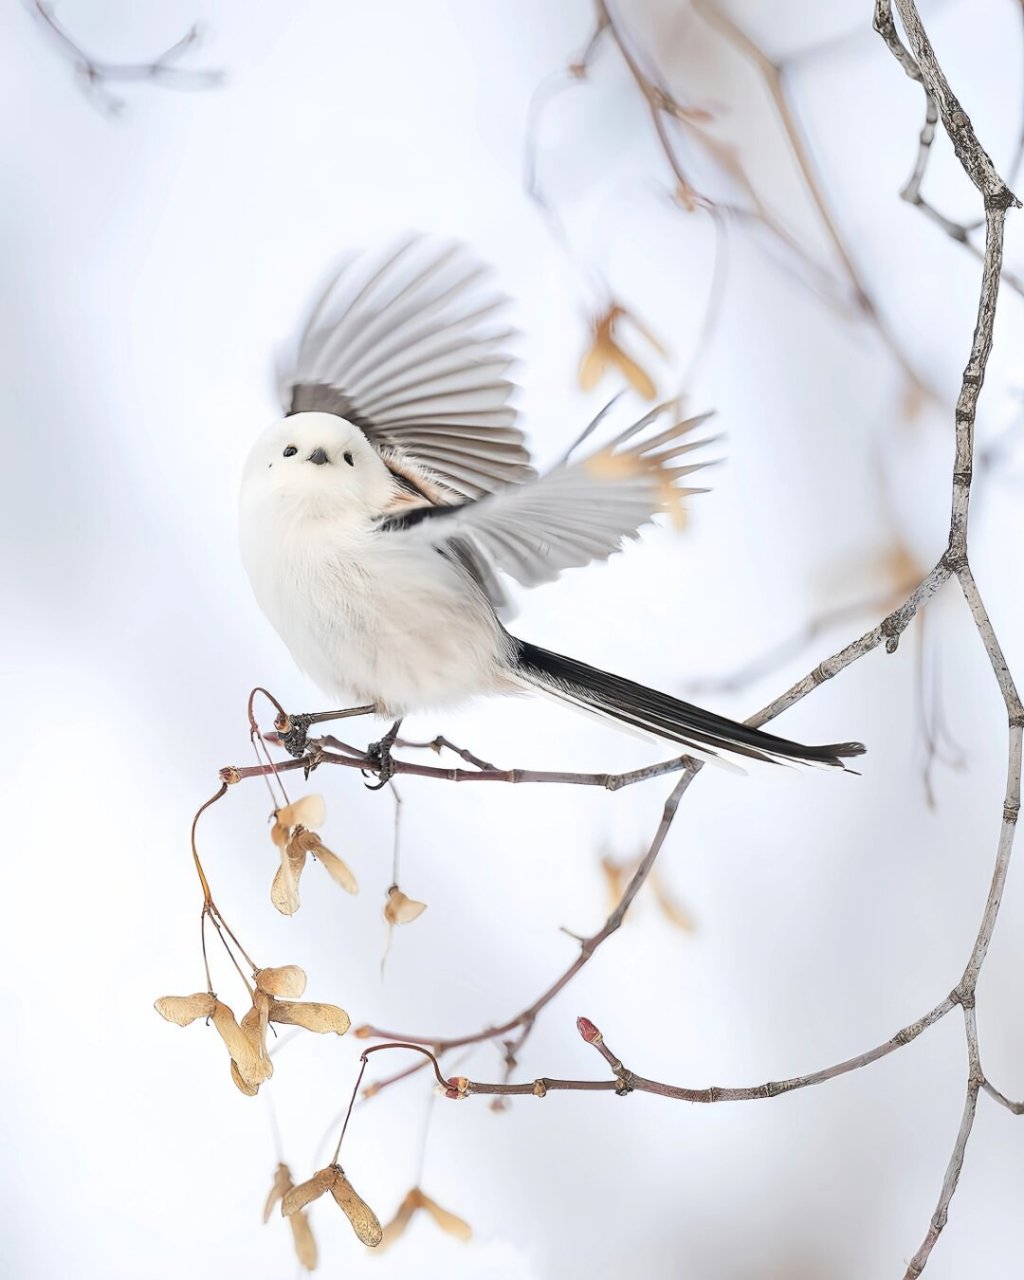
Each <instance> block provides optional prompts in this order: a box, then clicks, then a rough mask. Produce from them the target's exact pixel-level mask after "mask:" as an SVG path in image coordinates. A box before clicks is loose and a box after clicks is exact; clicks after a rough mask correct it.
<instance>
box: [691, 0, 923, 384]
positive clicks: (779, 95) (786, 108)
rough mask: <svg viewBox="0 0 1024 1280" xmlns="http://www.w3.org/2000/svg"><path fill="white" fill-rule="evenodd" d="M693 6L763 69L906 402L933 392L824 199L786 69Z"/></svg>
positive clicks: (715, 13)
mask: <svg viewBox="0 0 1024 1280" xmlns="http://www.w3.org/2000/svg"><path fill="white" fill-rule="evenodd" d="M693 7H694V10H695V11H696V12H697V13H699V14H700V15H701V17H702V18H704V20H705V21H706V22H707V23H708V24H709V25H710V26H712V27H713V28H714V29H715V30H716V31H718V32H719V33H720V34H721V35H722V36H723V38H724V39H726V40H727V41H728V42H729V44H731V45H732V47H733V48H734V49H736V50H737V51H738V52H739V53H741V54H742V55H743V56H744V57H745V58H746V59H747V60H748V61H750V62H752V63H753V65H754V66H755V67H756V68H757V70H758V71H759V73H760V75H761V77H762V79H763V80H764V83H765V87H766V88H767V90H768V94H769V96H770V97H771V100H772V106H773V107H774V108H775V114H776V117H777V118H778V121H779V124H780V125H781V126H782V130H783V133H784V134H785V136H786V141H787V143H788V145H789V149H790V152H791V153H792V155H793V158H794V160H795V161H796V163H797V167H798V168H799V170H800V176H801V178H802V179H803V183H804V187H805V188H806V190H807V193H808V195H809V196H810V198H811V201H812V203H813V204H814V207H815V209H816V210H817V213H818V217H819V219H820V220H821V224H822V226H823V227H824V229H825V232H826V234H827V235H828V238H829V240H830V241H831V243H832V248H833V251H834V252H835V255H836V257H837V258H838V259H839V262H840V265H841V266H842V269H843V274H844V275H845V276H846V278H847V280H848V281H849V284H850V288H851V290H852V294H853V300H854V303H855V305H856V306H857V308H858V309H859V310H860V311H861V313H862V314H863V315H864V317H865V318H866V319H867V321H868V322H869V324H871V326H872V327H873V328H874V329H875V331H876V332H877V334H878V336H879V337H880V338H881V340H882V342H883V343H884V344H885V346H886V347H887V348H888V350H889V351H890V353H891V354H892V356H893V359H894V360H895V361H896V363H897V364H898V365H899V366H900V369H901V370H902V372H903V375H904V377H905V378H906V380H907V387H908V403H913V402H915V401H916V400H918V399H920V398H922V397H924V396H926V395H930V394H931V392H930V390H929V388H928V387H927V386H926V385H925V383H924V382H923V381H922V379H921V378H920V376H919V375H918V373H917V371H916V370H915V369H914V367H913V365H912V364H911V362H910V358H909V357H908V356H907V354H906V352H905V351H904V350H903V348H902V346H901V345H900V343H899V342H898V340H897V338H896V335H895V334H894V333H893V332H892V329H891V328H890V327H889V324H888V323H887V321H886V319H885V317H884V316H883V315H882V313H881V311H880V310H879V309H878V306H877V304H876V303H875V300H874V298H873V297H872V295H871V293H870V292H869V290H868V288H867V285H866V284H865V282H864V279H863V277H862V276H861V274H860V271H859V269H858V267H857V264H856V262H855V261H854V258H853V254H852V253H851V251H850V249H849V248H848V246H847V244H846V241H845V240H844V238H843V236H842V234H841V232H840V230H839V224H838V222H837V220H836V216H835V214H834V213H833V211H832V209H831V207H830V206H829V203H828V201H827V200H826V198H825V192H824V190H823V188H822V184H821V179H820V178H819V176H818V173H817V170H816V169H815V166H814V161H813V159H812V158H811V151H810V148H809V146H808V145H807V140H806V138H805V137H804V133H803V130H802V128H801V126H800V123H799V121H798V119H797V116H796V112H795V111H794V109H793V105H792V103H791V102H790V98H789V94H788V93H787V91H786V82H785V71H784V67H783V66H782V64H780V63H778V62H775V61H773V60H772V59H771V58H769V56H768V55H767V53H765V51H764V49H762V48H761V46H760V45H759V44H757V42H756V41H755V40H753V39H752V38H751V36H750V35H749V34H748V33H747V32H746V31H744V30H743V28H742V27H741V26H739V24H738V23H736V22H735V21H734V20H733V19H732V18H731V17H730V16H729V14H728V13H726V11H725V10H724V9H723V8H722V6H721V5H720V4H719V3H718V0H693Z"/></svg>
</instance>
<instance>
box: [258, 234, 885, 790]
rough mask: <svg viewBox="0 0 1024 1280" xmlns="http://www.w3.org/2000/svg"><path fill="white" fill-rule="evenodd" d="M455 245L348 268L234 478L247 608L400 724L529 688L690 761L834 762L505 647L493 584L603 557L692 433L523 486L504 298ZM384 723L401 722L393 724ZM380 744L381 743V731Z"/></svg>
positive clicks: (315, 668) (830, 754)
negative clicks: (248, 585)
mask: <svg viewBox="0 0 1024 1280" xmlns="http://www.w3.org/2000/svg"><path fill="white" fill-rule="evenodd" d="M484 274H485V272H484V269H483V268H482V267H481V266H480V265H479V264H478V263H477V262H476V261H475V260H473V259H472V258H471V257H470V256H469V255H468V254H467V253H466V252H465V251H464V250H462V249H460V248H451V247H444V248H440V249H439V248H438V247H437V245H436V244H434V243H432V242H430V241H424V240H421V239H418V238H411V239H409V240H408V241H406V242H405V243H404V244H403V245H402V246H401V247H400V248H399V249H398V251H397V252H395V253H393V254H392V255H391V256H388V257H386V258H384V259H383V260H381V259H377V260H372V259H366V258H357V259H355V260H354V261H353V262H351V263H350V264H349V265H348V266H347V267H345V268H344V269H343V270H342V272H341V273H340V274H339V276H338V277H337V278H336V280H335V281H334V283H333V284H332V285H331V286H330V288H329V289H328V290H327V292H326V294H325V296H324V297H323V299H322V300H321V302H320V303H319V305H318V306H317V307H316V308H315V310H314V312H313V314H312V316H311V318H310V320H309V322H308V324H307V326H306V329H305V332H304V334H303V336H302V338H301V340H300V343H299V349H298V356H297V360H296V362H295V366H294V370H293V371H292V372H291V373H290V374H289V375H288V377H287V379H286V380H285V385H284V387H283V390H284V400H285V412H286V416H285V417H284V418H283V419H281V420H280V421H278V422H275V423H274V425H273V426H271V427H270V428H269V429H268V430H267V431H265V432H264V434H263V435H262V436H261V437H260V439H259V440H258V441H257V443H256V445H255V446H254V448H253V450H252V452H251V454H250V455H249V459H248V462H247V464H246V467H245V474H244V479H243V483H242V495H241V539H242V552H243V557H244V561H245V567H246V569H247V571H248V574H249V578H250V580H251V582H252V586H253V590H254V591H255V593H256V598H257V600H258V601H259V603H260V605H261V606H262V608H263V610H264V612H265V613H266V614H267V617H268V618H269V619H270V621H271V622H272V623H273V625H274V626H275V627H276V629H277V631H278V632H279V633H280V635H281V637H282V638H283V639H284V641H285V643H286V644H287V646H288V648H289V649H290V650H291V652H292V655H293V657H294V658H295V660H296V662H297V663H298V664H299V666H300V667H301V668H302V669H303V670H304V671H305V672H306V673H307V674H308V675H310V676H311V677H312V678H313V680H315V681H316V683H317V684H318V685H320V686H321V687H322V688H323V689H324V690H325V691H326V692H328V693H329V694H330V695H331V696H332V697H338V698H343V699H349V700H353V701H354V702H356V703H359V704H369V705H372V706H373V707H374V708H375V709H376V710H377V711H378V713H379V714H380V715H383V716H387V717H390V718H392V719H394V720H401V717H402V716H404V715H405V714H406V713H407V712H409V711H414V710H419V709H426V708H436V707H443V706H447V705H451V704H453V703H459V702H463V701H465V700H466V699H469V698H471V697H473V696H474V695H477V694H515V693H522V692H524V691H527V690H534V691H540V692H542V693H545V694H548V695H552V696H554V697H556V698H558V699H561V700H563V701H565V702H568V703H571V704H573V705H575V706H577V707H579V708H582V709H585V710H587V711H589V712H593V713H597V714H599V715H600V716H602V717H604V718H607V719H610V720H612V721H615V722H618V723H620V724H622V725H623V726H628V727H629V728H631V729H634V730H640V731H642V732H645V733H647V734H650V735H654V736H656V737H658V738H662V739H665V740H667V741H669V742H673V743H675V744H677V745H678V746H679V747H680V748H682V750H683V752H685V753H687V754H693V755H697V756H700V757H703V758H710V759H721V760H724V761H731V762H736V761H742V760H743V759H748V760H750V759H753V760H762V761H775V762H796V763H807V764H816V765H831V766H835V767H839V768H842V767H843V765H842V762H843V759H844V758H846V757H849V756H856V755H860V754H861V753H862V752H863V750H864V748H863V746H861V744H860V743H856V742H843V743H831V744H829V745H826V746H804V745H801V744H800V743H797V742H790V741H788V740H787V739H785V738H779V737H775V736H774V735H772V734H767V733H763V732H761V731H760V730H758V729H752V728H749V727H748V726H746V725H743V724H738V723H736V722H734V721H732V720H729V719H726V718H725V717H723V716H720V715H716V714H715V713H714V712H712V711H704V710H702V709H701V708H699V707H695V706H692V705H690V704H689V703H687V702H683V701H681V700H680V699H678V698H673V697H671V696H670V695H668V694H665V693H659V692H658V691H657V690H655V689H649V688H646V687H645V686H643V685H640V684H637V683H634V682H633V681H631V680H626V679H624V678H623V677H621V676H617V675H611V674H609V673H608V672H606V671H600V670H598V669H596V668H594V667H591V666H588V665H587V664H586V663H583V662H578V661H576V660H575V659H573V658H567V657H563V656H562V655H560V654H557V653H551V652H549V651H548V650H546V649H541V648H539V647H538V646H537V645H533V644H529V643H528V642H527V641H525V640H520V639H517V638H516V637H515V636H513V635H510V634H509V632H508V631H506V629H505V627H504V626H503V624H502V621H501V618H502V617H503V616H505V615H506V610H507V605H508V599H507V596H506V592H505V585H504V583H503V581H502V575H505V576H507V577H509V578H512V579H514V580H515V581H516V582H518V583H520V584H521V585H523V586H526V587H532V586H536V585H537V584H538V583H542V582H550V581H552V580H553V579H554V578H557V577H558V576H559V574H560V573H561V572H562V571H563V570H565V569H570V568H574V567H577V566H580V565H585V564H589V563H590V562H591V561H592V560H605V559H607V557H608V556H610V555H611V554H612V553H613V552H615V551H617V550H619V549H620V548H621V546H622V544H623V542H624V541H625V540H626V539H631V538H635V537H637V531H638V530H639V529H640V527H641V526H642V525H644V524H646V523H647V522H648V521H650V520H651V518H652V517H653V516H654V515H656V514H657V513H658V512H662V511H665V510H667V509H671V508H673V507H674V506H675V504H677V503H679V502H680V500H681V498H682V497H683V496H684V495H686V494H687V493H692V492H695V491H694V490H692V489H687V488H685V487H683V484H682V482H683V481H685V480H686V478H687V477H688V476H689V474H690V473H692V472H693V471H694V470H696V469H697V467H699V466H700V465H701V464H699V463H697V464H693V463H691V464H689V465H686V464H685V463H684V462H682V461H681V460H682V459H685V457H686V455H687V454H688V453H689V452H690V451H691V450H692V449H694V448H696V447H697V445H698V444H700V443H701V442H700V441H696V442H695V441H693V439H692V437H691V435H690V432H691V430H692V429H693V427H694V426H696V425H697V423H699V422H700V421H702V419H699V418H698V419H690V420H689V421H685V422H676V421H673V422H672V424H671V425H669V426H668V427H667V428H665V429H662V430H660V431H658V432H657V433H655V434H653V435H652V434H650V433H649V432H647V431H646V430H645V428H647V427H649V426H650V423H651V422H652V421H653V419H654V418H655V416H656V415H649V416H648V418H647V419H645V420H643V422H641V423H639V424H636V425H635V426H634V427H632V428H630V429H629V430H628V431H626V432H625V433H624V434H622V435H620V436H619V437H618V438H617V439H615V440H613V441H612V443H611V444H609V445H606V446H605V447H603V448H600V449H598V450H596V451H592V452H590V454H589V456H585V457H582V458H581V459H580V460H578V461H576V460H570V461H565V462H563V463H562V464H560V465H558V466H556V467H555V468H554V469H553V470H552V471H549V472H548V473H547V474H545V475H542V476H538V475H537V474H536V473H535V472H534V470H533V469H532V468H531V466H530V465H529V455H528V453H527V450H526V448H525V446H524V443H523V436H522V433H521V432H520V430H519V428H518V427H517V426H516V425H515V419H516V413H515V410H514V409H513V408H512V406H511V405H510V403H509V400H510V396H511V394H512V391H513V389H514V388H513V383H512V382H511V381H510V380H509V377H508V372H509V368H510V365H511V361H510V359H509V357H508V356H507V355H506V354H505V343H506V342H507V339H508V337H509V333H508V331H507V330H505V329H504V328H502V326H501V324H500V321H499V319H498V313H499V311H500V308H501V306H502V304H503V299H502V298H500V297H498V296H497V295H495V294H493V293H492V292H490V291H489V289H488V288H487V286H486V285H485V284H484V282H483V281H482V277H483V276H484ZM395 727H396V728H397V726H395ZM390 737H391V738H392V739H393V732H392V734H391V735H390Z"/></svg>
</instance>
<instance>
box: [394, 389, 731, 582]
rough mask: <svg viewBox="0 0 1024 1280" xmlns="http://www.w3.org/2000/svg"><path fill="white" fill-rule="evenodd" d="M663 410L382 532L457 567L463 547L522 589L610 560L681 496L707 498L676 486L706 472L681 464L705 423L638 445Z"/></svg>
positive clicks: (418, 511)
mask: <svg viewBox="0 0 1024 1280" xmlns="http://www.w3.org/2000/svg"><path fill="white" fill-rule="evenodd" d="M667 407H668V406H663V409H664V408H667ZM661 411H662V410H656V411H655V414H649V415H648V416H647V417H646V418H644V419H642V420H641V421H640V422H639V423H636V424H634V426H632V427H630V428H629V430H628V431H626V432H624V433H623V434H622V435H620V436H619V437H618V438H617V439H615V440H613V441H612V443H611V444H610V445H608V446H606V447H605V448H603V449H601V450H599V451H598V452H597V453H593V454H591V455H590V456H589V457H586V458H583V459H581V460H580V461H578V462H567V463H564V464H562V465H560V466H558V467H556V468H555V469H554V470H553V471H549V472H548V473H547V474H546V475H543V476H541V477H540V478H539V479H537V480H534V481H532V482H531V483H529V484H523V485H515V486H513V487H510V488H507V489H502V490H500V491H498V492H497V493H493V494H489V495H488V496H486V497H483V498H480V499H478V500H477V501H474V502H462V503H459V504H457V505H455V506H450V507H417V508H415V509H413V510H410V511H406V512H401V513H398V514H396V515H393V516H389V517H387V518H385V520H384V521H383V522H382V524H381V530H382V532H383V533H384V534H387V535H395V536H402V537H409V538H422V539H426V540H428V541H429V542H432V543H433V544H434V545H436V546H437V547H438V548H439V549H442V550H444V549H446V548H451V549H453V550H454V551H455V552H456V554H461V556H462V558H463V559H465V555H466V549H467V548H468V550H469V551H470V552H471V553H472V555H473V556H474V557H475V558H477V559H480V558H482V559H483V560H484V561H485V562H486V563H487V564H489V565H491V566H493V567H494V568H496V569H500V570H501V571H502V572H504V573H507V574H509V575H510V576H511V577H513V578H515V579H516V581H517V582H521V583H522V584H523V585H524V586H527V587H533V586H537V585H539V584H540V583H542V582H551V581H552V580H553V579H554V578H557V577H558V575H559V574H560V573H561V572H562V571H563V570H564V569H572V568H576V567H578V566H581V565H585V564H589V563H590V562H591V561H592V560H607V558H608V557H609V556H610V555H611V554H612V553H613V552H615V551H618V550H620V548H621V547H622V545H623V543H624V542H625V541H626V540H627V539H630V538H635V537H637V535H638V532H639V530H640V528H641V526H643V525H645V524H647V523H648V521H650V520H651V519H652V518H653V517H654V516H655V515H657V514H658V513H659V512H668V513H669V514H673V515H676V516H678V515H680V514H681V506H680V503H681V501H682V498H683V497H685V496H686V495H687V494H692V493H701V492H704V490H701V489H692V488H685V487H683V486H682V484H681V482H682V481H683V480H684V479H685V478H686V477H687V476H689V475H691V474H692V473H693V472H694V471H697V470H699V469H700V468H701V467H703V466H707V465H708V464H707V463H706V462H696V463H690V464H688V465H679V463H678V460H679V459H680V458H681V457H683V456H684V455H686V454H688V453H690V452H691V451H692V450H694V449H697V448H699V447H700V446H701V445H704V444H707V443H709V440H708V439H706V438H705V439H700V440H692V439H690V438H689V437H690V433H691V432H692V431H693V429H694V428H695V427H697V426H699V425H700V424H701V423H702V422H704V421H705V420H706V419H707V417H708V416H709V415H708V414H703V415H702V416H700V417H697V418H689V419H687V420H686V421H683V422H679V421H676V422H674V423H673V424H672V425H671V426H670V427H668V428H667V429H666V430H664V431H662V432H660V433H659V434H658V435H655V436H653V437H647V438H641V439H639V440H637V439H636V437H637V435H638V434H639V433H640V432H641V431H642V429H643V428H644V427H646V426H647V425H649V423H650V422H651V421H652V419H653V418H654V417H655V416H656V415H657V413H658V412H661ZM485 589H486V588H485ZM488 594H491V593H490V592H488ZM492 598H493V596H492Z"/></svg>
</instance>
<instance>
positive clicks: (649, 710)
mask: <svg viewBox="0 0 1024 1280" xmlns="http://www.w3.org/2000/svg"><path fill="white" fill-rule="evenodd" d="M510 638H511V639H512V643H513V645H514V646H515V660H516V663H517V667H518V671H519V674H520V675H521V676H522V677H523V679H525V680H526V681H528V682H529V683H530V684H532V685H533V686H534V687H535V688H537V689H541V690H543V691H544V692H545V693H549V694H553V695H554V696H555V697H557V698H562V699H564V700H565V701H566V702H571V703H573V704H574V705H575V706H577V707H582V708H584V709H586V710H588V711H594V712H597V713H599V714H600V715H604V716H608V717H609V718H610V719H612V720H617V721H619V722H620V723H622V724H625V725H630V726H631V727H632V728H634V729H638V730H640V731H642V732H645V733H648V734H653V735H654V736H655V737H659V738H665V739H667V740H668V741H669V742H675V743H678V744H679V745H680V746H681V747H683V748H685V749H686V750H687V751H692V752H693V753H694V754H695V755H699V756H701V757H704V758H707V757H710V758H712V759H715V758H718V757H724V758H725V759H726V760H728V759H729V757H730V756H731V757H737V756H739V757H745V758H746V759H749V760H758V761H767V762H770V763H772V764H790V763H791V764H809V765H824V766H827V767H830V768H836V769H843V768H845V765H844V764H843V760H844V759H846V758H848V757H850V756H859V755H863V754H864V746H863V744H862V743H860V742H832V743H828V744H827V745H825V746H820V747H807V746H804V745H803V744H802V743H799V742H790V741H789V740H788V739H786V738H777V737H775V736H774V734H770V733H763V732H762V731H761V730H760V729H752V728H750V727H749V725H745V724H739V723H738V722H737V721H735V720H728V719H726V717H725V716H719V715H716V714H715V713H714V712H713V711H704V710H702V708H700V707H695V706H693V705H692V703H689V702H683V701H681V700H680V699H679V698H673V697H670V696H669V695H668V694H667V693H659V692H658V691H657V690H656V689H648V688H647V687H646V686H645V685H642V684H637V683H636V682H635V681H633V680H625V679H623V677H622V676H614V675H611V674H610V673H609V672H607V671H601V670H599V669H598V668H597V667H590V666H587V664H586V663H585V662H577V661H576V659H575V658H566V657H563V656H562V655H561V654H559V653H551V652H550V651H549V650H547V649H541V648H539V647H538V646H537V645H534V644H528V643H527V642H526V641H525V640H517V639H515V638H514V637H510Z"/></svg>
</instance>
